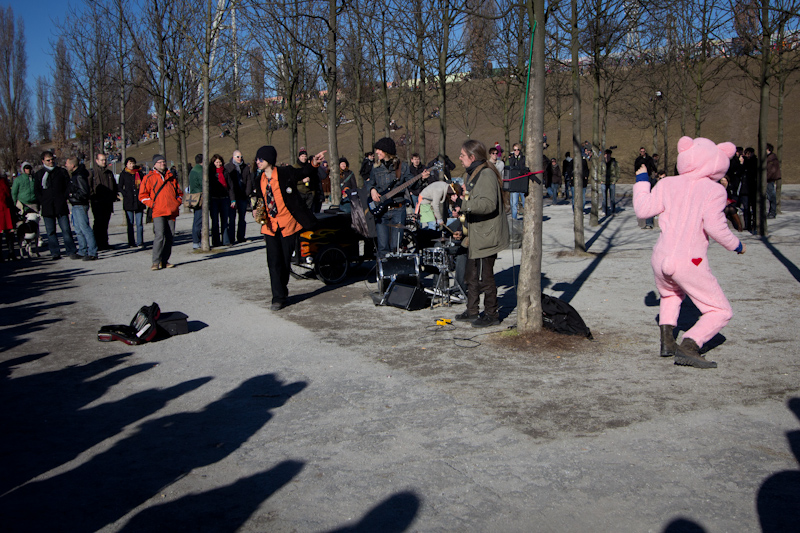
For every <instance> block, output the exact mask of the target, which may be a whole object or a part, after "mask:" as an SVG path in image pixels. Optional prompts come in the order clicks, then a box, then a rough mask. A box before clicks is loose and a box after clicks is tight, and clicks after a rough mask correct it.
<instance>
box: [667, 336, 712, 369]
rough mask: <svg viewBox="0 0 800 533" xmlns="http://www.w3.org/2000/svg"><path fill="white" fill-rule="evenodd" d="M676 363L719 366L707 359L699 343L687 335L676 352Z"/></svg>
mask: <svg viewBox="0 0 800 533" xmlns="http://www.w3.org/2000/svg"><path fill="white" fill-rule="evenodd" d="M675 364H676V365H683V366H693V367H695V368H717V363H715V362H714V361H706V358H705V357H703V356H702V355H700V348H699V347H698V346H697V343H696V342H695V341H694V340H693V339H689V338H687V337H684V338H683V341H682V342H681V344H680V346H678V351H677V352H676V353H675Z"/></svg>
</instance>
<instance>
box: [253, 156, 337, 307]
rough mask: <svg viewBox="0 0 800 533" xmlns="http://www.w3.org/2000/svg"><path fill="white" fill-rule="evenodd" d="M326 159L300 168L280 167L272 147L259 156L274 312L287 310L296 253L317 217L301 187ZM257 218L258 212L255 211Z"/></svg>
mask: <svg viewBox="0 0 800 533" xmlns="http://www.w3.org/2000/svg"><path fill="white" fill-rule="evenodd" d="M324 157H325V152H324V151H322V152H320V153H318V154H317V155H315V156H314V158H313V160H312V163H311V164H309V165H303V166H301V167H300V168H296V167H294V166H291V167H289V166H283V167H277V166H276V162H277V160H278V152H277V151H276V150H275V148H274V147H272V146H262V147H261V148H259V149H258V151H257V152H256V172H255V180H254V182H255V186H256V191H255V192H256V200H257V201H258V200H259V199H260V200H262V201H263V202H264V211H265V214H264V218H263V219H262V220H257V221H256V222H259V223H260V224H261V234H262V235H264V243H265V245H266V249H267V270H268V271H269V282H270V288H271V290H272V305H271V307H270V309H272V310H273V311H279V310H281V309H283V308H284V307H286V304H287V300H288V298H289V276H290V273H291V266H290V265H291V261H292V251H293V250H294V249H295V243H296V241H297V235H298V234H299V233H300V232H301V231H303V230H307V229H310V228H311V227H313V225H314V223H315V222H316V218H315V217H314V214H313V213H312V212H311V209H310V208H309V207H308V205H307V204H306V203H305V201H304V199H303V197H302V196H301V195H300V192H299V190H298V184H300V183H302V182H304V180H305V179H306V178H308V177H310V176H311V175H312V174H316V172H317V167H318V166H319V164H320V161H322V160H323V159H324ZM254 214H255V211H254Z"/></svg>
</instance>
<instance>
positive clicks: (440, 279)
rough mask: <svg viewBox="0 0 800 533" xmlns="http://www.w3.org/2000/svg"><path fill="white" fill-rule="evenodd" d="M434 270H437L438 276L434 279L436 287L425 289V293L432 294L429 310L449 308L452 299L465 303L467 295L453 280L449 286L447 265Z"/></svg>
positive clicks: (437, 266)
mask: <svg viewBox="0 0 800 533" xmlns="http://www.w3.org/2000/svg"><path fill="white" fill-rule="evenodd" d="M436 268H437V269H438V270H439V275H438V276H437V277H436V285H435V286H434V287H433V289H426V292H430V293H431V294H432V297H431V309H433V308H434V307H438V306H447V307H450V306H451V305H453V297H456V298H459V299H461V301H462V302H466V301H467V294H466V293H465V292H464V289H463V288H462V287H461V285H459V284H458V282H457V281H456V280H455V279H453V286H452V287H451V286H450V269H449V268H448V267H447V265H436ZM456 303H460V302H456Z"/></svg>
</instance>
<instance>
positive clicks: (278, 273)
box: [264, 229, 297, 304]
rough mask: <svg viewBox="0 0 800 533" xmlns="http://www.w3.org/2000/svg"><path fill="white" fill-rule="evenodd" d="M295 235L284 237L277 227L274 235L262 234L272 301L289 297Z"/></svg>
mask: <svg viewBox="0 0 800 533" xmlns="http://www.w3.org/2000/svg"><path fill="white" fill-rule="evenodd" d="M296 240H297V239H296V237H295V235H289V236H287V237H284V236H283V234H282V233H281V230H280V229H279V230H278V231H277V233H276V234H275V235H264V242H265V243H266V245H267V270H268V271H269V284H270V289H271V290H272V303H274V304H275V303H286V299H287V298H288V297H289V272H290V268H291V267H290V263H291V261H292V250H294V244H295V241H296Z"/></svg>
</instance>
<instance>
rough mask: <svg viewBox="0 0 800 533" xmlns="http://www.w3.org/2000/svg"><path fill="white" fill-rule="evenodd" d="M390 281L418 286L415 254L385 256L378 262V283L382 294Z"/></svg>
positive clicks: (417, 267)
mask: <svg viewBox="0 0 800 533" xmlns="http://www.w3.org/2000/svg"><path fill="white" fill-rule="evenodd" d="M392 280H397V281H400V282H410V283H413V284H415V285H419V282H420V281H419V256H418V255H417V254H386V256H385V257H384V258H383V259H380V260H379V261H378V283H379V284H380V291H381V292H383V291H384V290H386V287H388V285H389V283H390V282H391V281H392Z"/></svg>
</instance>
